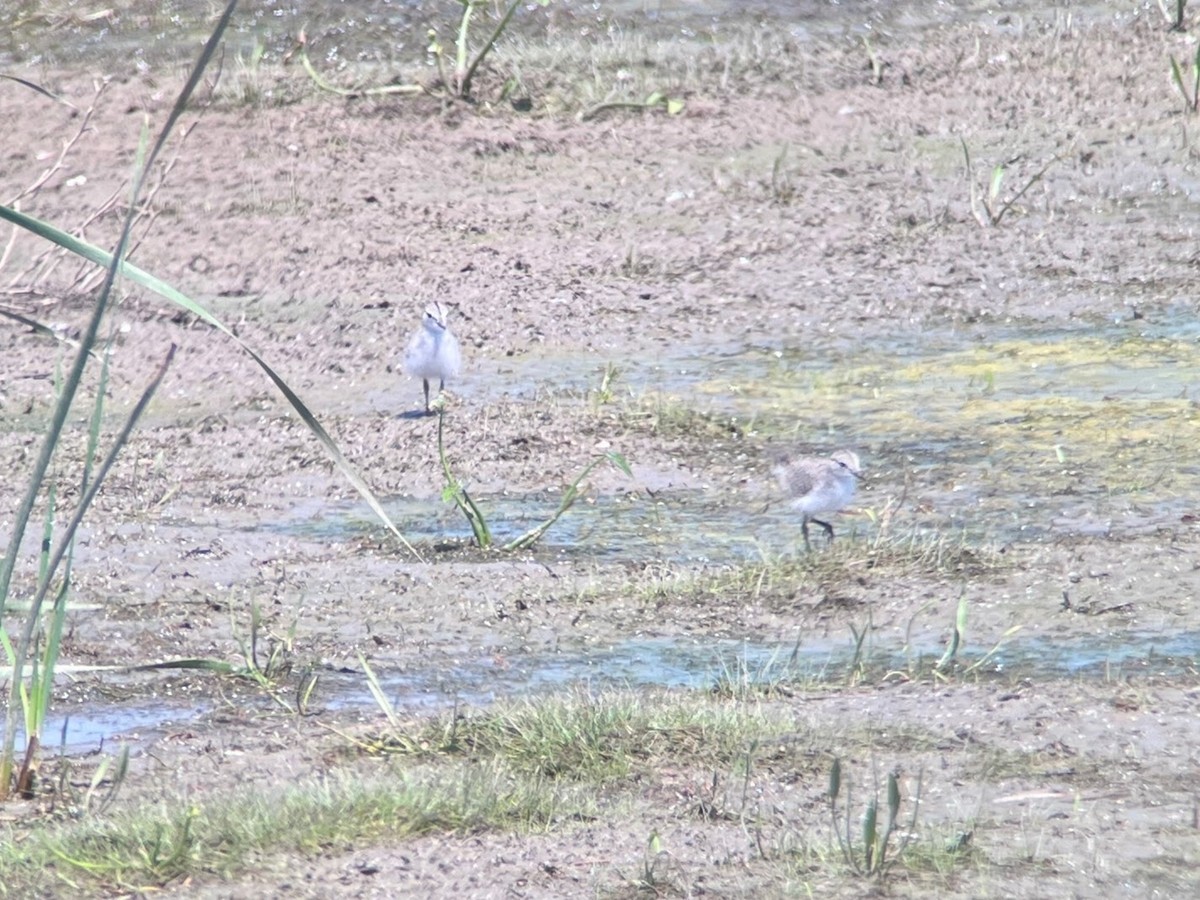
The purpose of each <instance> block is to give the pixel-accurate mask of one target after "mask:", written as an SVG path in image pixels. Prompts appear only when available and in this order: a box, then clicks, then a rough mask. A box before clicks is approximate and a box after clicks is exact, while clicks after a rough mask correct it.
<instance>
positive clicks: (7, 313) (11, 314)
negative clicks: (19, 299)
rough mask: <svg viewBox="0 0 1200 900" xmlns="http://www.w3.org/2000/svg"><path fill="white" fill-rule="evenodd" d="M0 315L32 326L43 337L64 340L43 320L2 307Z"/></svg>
mask: <svg viewBox="0 0 1200 900" xmlns="http://www.w3.org/2000/svg"><path fill="white" fill-rule="evenodd" d="M0 316H4V317H5V318H6V319H12V320H13V321H14V322H20V323H21V324H22V325H26V326H28V327H29V328H31V329H32V330H33V332H34V333H35V334H38V335H41V336H42V337H48V338H50V339H51V340H55V341H59V340H62V338H61V337H60V336H59V335H58V333H57V332H56V331H55V330H54V329H53V328H50V327H49V326H47V325H43V324H42V323H41V322H38V321H35V320H34V319H31V318H29V317H28V316H23V315H21V314H20V313H19V312H15V311H14V310H11V309H0Z"/></svg>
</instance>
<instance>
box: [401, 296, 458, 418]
mask: <svg viewBox="0 0 1200 900" xmlns="http://www.w3.org/2000/svg"><path fill="white" fill-rule="evenodd" d="M446 317H447V311H446V307H445V306H444V305H443V304H441V303H430V304H429V305H428V306H427V307H425V318H424V319H422V320H421V327H420V328H418V329H417V330H416V331H414V332H413V333H412V337H410V338H409V339H408V346H407V347H405V349H404V371H405V372H407V373H408V374H409V375H412V376H414V377H416V378H420V379H421V383H422V384H423V385H424V387H425V412H426V413H430V412H431V411H432V410H430V408H429V382H430V381H432V380H433V379H435V378H436V379H437V382H438V392H439V393H440V392H441V391H443V390H445V388H446V381H447V380H448V379H450V378H454V377H456V376H457V375H458V373H459V370H460V369H461V368H462V351H461V350H459V347H458V338H456V337H455V336H454V334H453V332H451V331H450V325H449V323H448V320H447V318H446Z"/></svg>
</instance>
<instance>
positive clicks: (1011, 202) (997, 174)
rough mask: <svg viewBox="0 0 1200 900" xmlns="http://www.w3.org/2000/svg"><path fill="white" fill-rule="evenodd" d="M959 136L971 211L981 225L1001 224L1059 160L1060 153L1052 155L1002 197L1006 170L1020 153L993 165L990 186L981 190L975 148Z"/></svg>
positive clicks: (993, 225) (992, 225)
mask: <svg viewBox="0 0 1200 900" xmlns="http://www.w3.org/2000/svg"><path fill="white" fill-rule="evenodd" d="M959 140H960V141H961V143H962V150H963V161H964V168H965V170H966V176H967V185H968V188H969V191H970V202H971V214H972V215H973V216H975V220H976V221H977V222H978V223H979V224H980V225H984V226H991V227H993V228H994V227H996V226H998V225H999V224H1000V222H1001V220H1002V219H1003V218H1004V217H1005V216H1006V215H1007V214H1008V212H1009V210H1011V209H1012V208H1013V207H1014V206H1016V204H1017V202H1018V201H1020V199H1021V198H1022V197H1024V196H1025V194H1026V192H1027V191H1028V190H1029V189H1030V188H1031V187H1033V186H1034V185H1035V184H1037V183H1038V182H1039V181H1041V180H1042V178H1043V177H1044V176H1045V174H1046V173H1047V172H1049V171H1050V168H1051V167H1052V166H1053V165H1054V164H1055V163H1057V162H1058V161H1059V157H1058V156H1052V157H1050V161H1049V162H1047V163H1046V164H1045V165H1044V166H1042V167H1041V168H1040V169H1039V170H1038V171H1037V172H1035V173H1034V174H1033V175H1032V176H1030V177H1029V178H1028V179H1027V180H1026V181H1025V183H1024V184H1023V185H1022V186H1021V188H1020V189H1019V190H1017V191H1016V192H1015V193H1013V194H1012V195H1011V196H1009V197H1008V198H1007V199H1002V198H1001V190H1002V188H1003V185H1004V178H1005V174H1006V173H1007V171H1008V167H1009V166H1010V165H1012V164H1013V163H1014V162H1016V161H1017V160H1018V159H1019V157H1017V158H1014V159H1012V160H1009V161H1008V162H1003V163H997V164H996V165H995V166H994V167H993V168H992V174H991V177H990V178H989V180H988V186H987V190H986V191H983V192H980V190H979V186H978V185H977V184H976V181H975V172H974V170H973V169H972V167H971V151H970V150H969V149H968V148H967V142H966V140H965V139H963V138H959Z"/></svg>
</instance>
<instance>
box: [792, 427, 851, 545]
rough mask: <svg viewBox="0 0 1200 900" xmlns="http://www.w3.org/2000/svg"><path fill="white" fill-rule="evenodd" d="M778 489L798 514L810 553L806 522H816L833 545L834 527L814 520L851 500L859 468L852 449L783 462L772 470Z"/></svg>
mask: <svg viewBox="0 0 1200 900" xmlns="http://www.w3.org/2000/svg"><path fill="white" fill-rule="evenodd" d="M772 472H773V473H774V475H775V478H776V480H777V481H778V482H779V487H780V490H782V492H783V496H784V497H785V499H787V500H789V501H790V502H791V505H792V508H793V509H797V510H799V511H800V533H801V534H803V535H804V546H805V548H806V549H808V550H811V549H812V544H811V543H809V540H808V523H809V522H816V523H817V524H818V525H820V526H821V527H822V528H824V529H825V533H826V534H827V535H828V536H829V542H830V543H832V542H833V526H832V525H830V524H829V523H828V522H826V521H824V520H822V519H819V518H817V517H818V516H825V515H829V514H830V513H835V512H837V511H838V510H841V509H845V508H846V506H848V505H849V503H850V501H851V500H852V499H853V498H854V490H855V487H856V486H857V483H858V479H860V478H861V477H862V467H861V464H860V463H859V460H858V454H857V453H855V452H854V451H853V450H838V451H836V452H834V453H833V454H831V455H829V456H801V457H798V458H795V459H787V458H785V459H783V460H781V461H780V462H779V463H778V464H777V465H776V466H775V467H774V468H773V469H772Z"/></svg>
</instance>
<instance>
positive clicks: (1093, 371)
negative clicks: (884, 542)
mask: <svg viewBox="0 0 1200 900" xmlns="http://www.w3.org/2000/svg"><path fill="white" fill-rule="evenodd" d="M615 364H616V365H618V367H619V369H620V374H619V375H618V377H617V380H616V382H615V387H614V388H613V390H614V391H615V393H616V395H617V399H616V402H617V403H628V404H630V405H632V406H634V407H638V406H639V405H643V406H653V405H655V404H657V405H658V406H660V407H662V408H664V409H667V410H670V409H673V408H674V409H686V410H691V411H699V412H701V413H703V414H706V415H711V416H714V417H717V418H719V419H721V420H730V421H736V422H737V423H738V424H739V426H740V427H741V428H743V430H744V431H746V432H747V433H749V434H750V435H752V436H753V437H754V438H755V440H756V441H759V442H762V443H765V444H766V445H767V446H769V447H776V448H783V447H787V448H798V449H801V450H803V451H805V452H812V453H829V452H831V451H832V450H834V449H836V448H837V447H840V446H850V447H853V448H855V449H856V450H857V451H858V452H859V454H860V456H861V457H862V458H863V462H864V467H865V470H866V474H867V476H868V478H867V479H866V480H865V481H864V483H863V487H862V490H861V491H860V493H859V496H858V499H857V502H856V508H857V510H858V512H859V514H858V515H853V514H848V515H843V516H840V517H839V522H838V524H837V528H838V531H839V534H846V535H851V536H852V535H854V534H856V533H857V534H859V535H869V534H871V533H872V528H873V526H872V524H871V523H872V521H874V520H875V519H876V518H877V515H876V514H877V513H878V512H879V511H881V510H882V509H884V508H885V507H888V506H894V505H896V504H899V510H898V511H897V512H895V513H894V514H893V520H894V522H896V523H897V525H896V527H902V528H908V529H912V530H915V531H917V532H919V533H928V534H930V535H934V534H940V535H946V534H949V535H953V536H956V537H961V538H962V539H965V540H968V541H970V542H974V543H994V544H1006V543H1010V542H1017V541H1021V542H1029V541H1046V540H1056V539H1060V538H1064V537H1071V536H1079V535H1089V536H1094V535H1108V536H1113V537H1124V536H1130V535H1136V534H1141V533H1153V532H1155V531H1158V530H1166V531H1170V530H1172V529H1174V528H1178V527H1181V526H1183V525H1184V524H1185V523H1187V522H1189V521H1191V518H1190V517H1193V516H1195V515H1196V514H1197V512H1198V511H1197V505H1196V499H1195V498H1196V497H1198V496H1200V461H1198V458H1197V457H1196V456H1195V454H1194V453H1192V452H1191V449H1190V448H1193V447H1195V446H1200V403H1198V398H1197V397H1196V396H1194V395H1195V393H1196V388H1195V383H1194V376H1195V373H1196V372H1197V371H1200V322H1198V321H1197V320H1196V318H1195V316H1194V315H1192V314H1191V312H1190V311H1188V310H1184V309H1182V308H1180V309H1178V310H1176V311H1175V312H1173V313H1170V314H1167V315H1164V316H1162V317H1161V318H1158V319H1156V320H1155V321H1145V320H1142V319H1135V318H1127V319H1125V320H1122V321H1118V322H1108V323H1080V324H1079V325H1075V326H1071V327H1066V328H1062V327H1055V328H1047V327H1045V326H1044V325H1043V324H1040V323H1025V324H1015V323H1008V324H1002V325H994V326H993V325H989V326H986V327H984V326H980V327H978V328H972V329H945V330H943V331H937V330H932V331H930V330H926V331H921V332H916V331H913V332H908V333H900V334H896V335H892V336H889V337H887V338H885V339H880V338H873V339H872V340H870V341H866V342H862V343H852V342H849V341H835V340H825V339H823V338H821V337H816V338H814V339H813V341H812V342H811V343H810V344H809V345H808V346H806V347H803V348H797V347H794V346H783V345H780V346H761V345H760V346H743V347H738V348H727V349H726V350H724V351H723V352H717V353H713V352H709V353H701V352H700V351H699V350H698V349H696V348H688V347H684V348H678V349H677V351H676V353H675V354H674V355H669V356H666V357H664V358H662V359H661V360H660V361H659V362H657V363H655V364H654V365H637V364H630V365H626V364H625V363H624V362H623V361H617V362H616V363H615ZM604 369H605V366H604V365H600V366H597V365H596V363H595V362H594V361H581V360H578V359H576V360H571V359H565V358H563V359H542V360H535V361H531V362H529V363H528V364H522V365H519V366H508V367H507V368H506V371H505V372H504V373H503V375H502V376H499V375H497V374H496V373H491V372H484V373H478V374H476V375H475V377H474V378H473V379H472V380H469V381H467V382H466V383H465V384H464V385H463V388H462V390H463V392H464V393H466V394H475V395H476V396H479V395H481V394H482V395H483V397H484V398H486V397H487V396H488V395H489V394H491V395H499V394H504V395H508V396H510V397H512V396H515V397H529V398H530V399H531V400H532V399H533V398H534V397H536V396H537V395H538V394H539V392H543V391H544V390H545V388H544V385H546V384H554V385H556V386H557V387H556V390H558V391H559V392H560V393H561V394H562V396H564V397H566V398H568V400H567V402H570V399H569V398H579V397H584V396H587V394H588V391H589V390H592V391H594V390H595V389H596V387H597V386H598V385H599V383H600V380H601V377H602V375H603V372H604ZM667 414H669V412H668V413H667ZM631 462H633V463H634V464H635V465H636V464H637V462H638V461H637V460H631ZM764 469H765V466H764ZM461 474H462V475H464V476H467V475H468V473H467V472H463V473H461ZM639 487H640V485H638V484H637V483H634V484H633V485H631V488H634V489H636V488H639ZM659 487H660V486H657V485H656V489H655V492H654V494H653V496H650V495H649V494H648V493H646V492H641V493H633V492H631V493H626V494H622V495H620V496H605V495H600V496H594V497H591V498H589V499H587V500H581V501H580V502H579V503H577V504H576V506H575V507H573V508H572V509H571V510H570V511H568V512H567V514H566V515H565V516H564V517H563V518H562V519H561V520H559V522H558V523H557V524H556V525H555V526H554V527H553V528H552V529H551V530H550V531H549V532H548V533H547V535H546V536H545V538H544V539H543V541H542V544H541V548H542V550H543V551H545V552H547V553H551V554H560V555H573V554H574V555H583V556H587V557H589V558H591V557H595V558H602V559H614V558H620V559H634V560H645V559H656V560H666V561H674V562H689V561H712V562H741V561H745V560H747V559H757V558H760V557H761V555H762V554H763V552H764V551H766V552H769V553H775V554H778V553H781V552H789V551H791V550H793V549H794V548H795V544H796V540H797V533H796V525H795V521H794V516H793V515H792V514H791V513H790V511H789V510H788V508H787V505H786V504H785V503H780V502H769V501H772V500H773V499H774V498H772V496H771V490H772V486H771V485H770V484H765V485H762V486H761V488H760V489H759V490H758V492H757V493H755V491H754V490H751V491H748V492H747V493H746V495H745V496H744V497H742V498H735V500H733V501H731V500H730V498H729V497H728V496H724V495H715V494H709V493H706V492H704V491H701V490H697V489H671V488H670V487H667V488H664V489H658V488H659ZM475 500H476V501H477V503H478V504H479V505H480V507H481V508H482V509H483V511H484V514H485V516H487V518H488V521H489V524H490V525H491V526H492V529H493V532H494V534H495V537H496V540H497V543H503V542H504V541H505V540H509V539H511V538H514V537H516V536H517V535H519V534H520V533H522V532H523V531H525V530H526V529H528V528H531V527H533V526H534V525H536V524H537V523H538V522H539V521H541V520H542V519H543V518H544V517H546V516H547V515H549V514H550V512H552V511H553V510H554V508H555V507H556V506H557V502H558V497H557V496H555V495H552V494H534V495H511V494H506V495H499V496H486V495H476V496H475ZM387 508H388V510H387V511H388V514H389V515H391V516H393V517H394V520H395V521H396V522H397V524H398V526H399V527H400V528H401V530H402V531H403V532H404V533H405V534H406V535H407V536H408V537H409V539H410V540H413V541H415V542H417V543H419V544H424V545H432V544H436V543H438V542H444V541H452V542H453V541H459V542H464V543H465V542H469V540H470V537H471V534H470V530H469V528H468V527H467V525H466V522H465V521H464V520H463V518H462V517H461V516H460V515H459V514H458V513H457V511H455V510H454V509H453V507H452V506H450V505H448V504H441V503H437V502H434V503H430V502H428V501H419V500H413V499H411V498H393V499H392V500H391V501H389V503H388V504H387ZM266 527H267V528H268V529H270V530H273V531H281V532H284V533H292V534H298V535H306V536H309V537H317V538H321V539H327V540H345V539H347V538H351V537H354V536H357V535H366V534H369V533H374V532H376V531H378V526H377V525H376V524H375V522H374V520H373V518H372V516H371V513H370V511H369V509H368V508H367V507H366V506H365V505H363V504H346V505H340V506H322V507H320V508H312V509H309V508H301V509H297V510H296V512H295V514H294V516H293V517H292V518H290V519H284V520H281V521H278V522H275V523H272V524H270V525H268V526H266Z"/></svg>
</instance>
